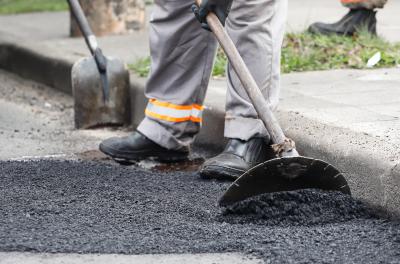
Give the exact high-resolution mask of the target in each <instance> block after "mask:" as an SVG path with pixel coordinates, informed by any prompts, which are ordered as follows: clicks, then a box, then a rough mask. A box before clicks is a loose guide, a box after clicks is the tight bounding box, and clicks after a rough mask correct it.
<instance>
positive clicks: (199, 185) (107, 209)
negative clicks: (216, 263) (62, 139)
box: [0, 160, 400, 264]
mask: <svg viewBox="0 0 400 264" xmlns="http://www.w3.org/2000/svg"><path fill="white" fill-rule="evenodd" d="M227 187H228V183H224V182H215V181H205V180H201V179H200V178H199V176H198V175H197V173H195V172H168V173H164V172H154V171H153V172H149V171H147V170H144V169H141V168H137V167H126V166H125V167H123V166H118V165H113V164H103V163H99V162H96V163H95V162H86V161H85V162H74V161H54V160H53V161H51V160H46V161H30V162H17V161H9V162H2V163H1V164H0V197H1V201H2V205H1V207H0V251H30V252H64V253H70V252H75V253H123V254H148V253H204V252H208V253H212V252H244V253H247V254H253V255H256V256H259V257H261V258H263V259H264V261H265V263H363V264H364V263H399V259H400V228H399V227H400V224H399V223H398V222H395V221H393V220H388V219H386V218H385V217H382V216H381V215H380V214H378V213H376V211H375V210H374V209H373V208H369V207H368V206H366V205H365V204H363V203H361V202H359V201H356V200H353V199H351V198H349V197H347V196H343V195H341V194H337V193H319V192H315V191H308V192H304V191H300V192H291V193H286V194H276V195H272V196H265V197H261V199H259V200H258V201H255V200H253V201H251V200H249V201H246V202H244V203H242V204H240V205H238V206H237V207H236V208H231V209H223V210H221V209H220V208H219V207H218V206H217V200H218V198H219V197H220V196H221V195H222V193H223V192H224V190H225V189H226V188H227ZM227 210H231V211H227ZM243 213H246V214H245V215H243ZM249 213H250V214H249Z"/></svg>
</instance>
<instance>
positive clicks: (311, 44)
mask: <svg viewBox="0 0 400 264" xmlns="http://www.w3.org/2000/svg"><path fill="white" fill-rule="evenodd" d="M377 52H381V56H382V59H381V61H380V62H379V63H378V64H377V65H376V66H375V67H376V68H383V67H387V68H390V67H395V66H396V65H399V64H400V43H395V44H393V43H390V42H387V41H385V40H384V39H382V38H379V37H375V36H372V35H370V34H368V33H364V32H360V33H359V34H358V35H357V36H354V37H344V36H336V35H332V36H323V35H314V34H309V33H289V34H287V35H286V36H285V40H284V43H283V48H282V66H281V70H282V72H283V73H290V72H304V71H317V70H330V69H365V68H367V62H368V60H369V59H370V58H371V57H372V56H373V55H374V54H375V53H377ZM226 65H227V59H226V56H225V54H224V52H223V51H222V50H221V49H219V50H218V52H217V57H216V60H215V63H214V68H213V72H212V75H213V76H214V77H222V76H225V70H226ZM130 69H132V70H133V71H135V72H136V73H138V74H139V75H140V76H142V77H146V76H147V75H148V73H149V69H150V58H145V59H141V60H139V61H137V62H136V63H135V64H132V65H130Z"/></svg>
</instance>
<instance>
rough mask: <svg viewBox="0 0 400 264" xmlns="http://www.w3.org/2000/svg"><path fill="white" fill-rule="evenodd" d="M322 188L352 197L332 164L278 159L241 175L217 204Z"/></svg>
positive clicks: (289, 158)
mask: <svg viewBox="0 0 400 264" xmlns="http://www.w3.org/2000/svg"><path fill="white" fill-rule="evenodd" d="M299 189H322V190H328V191H329V190H331V191H340V192H343V193H345V194H349V195H350V194H351V192H350V188H349V186H348V185H347V181H346V179H345V178H344V177H343V175H342V174H341V173H340V172H339V170H337V169H336V168H335V167H333V166H332V165H330V164H328V163H326V162H324V161H322V160H317V159H312V158H307V157H301V156H300V157H288V158H278V159H273V160H269V161H267V162H264V163H262V164H260V165H258V166H256V167H254V168H252V169H250V170H249V171H247V172H246V173H245V174H243V175H242V176H241V177H240V178H238V179H237V180H236V181H235V182H234V183H233V184H232V185H231V186H230V187H229V188H228V190H227V191H226V192H225V193H224V195H223V196H222V198H221V199H220V201H219V204H220V205H221V206H227V205H230V204H233V203H236V202H239V201H242V200H245V199H247V198H250V197H253V196H256V195H260V194H263V193H271V192H282V191H293V190H299Z"/></svg>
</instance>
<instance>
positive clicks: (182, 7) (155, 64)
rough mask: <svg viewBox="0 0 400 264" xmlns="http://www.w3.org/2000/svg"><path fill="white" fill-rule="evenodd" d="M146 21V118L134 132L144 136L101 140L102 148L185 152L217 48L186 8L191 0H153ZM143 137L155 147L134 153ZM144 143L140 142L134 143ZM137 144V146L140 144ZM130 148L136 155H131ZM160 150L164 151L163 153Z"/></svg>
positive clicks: (196, 128) (198, 117) (198, 120)
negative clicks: (148, 62)
mask: <svg viewBox="0 0 400 264" xmlns="http://www.w3.org/2000/svg"><path fill="white" fill-rule="evenodd" d="M154 4H155V5H154V11H153V14H152V17H151V19H150V49H151V73H150V76H149V80H148V83H147V86H146V91H145V94H146V97H147V98H148V99H149V102H148V106H147V108H146V117H145V118H144V120H143V121H142V122H141V123H140V125H139V127H138V129H137V130H138V131H139V132H140V133H141V134H142V136H143V135H144V136H145V138H143V137H140V136H138V135H137V133H136V134H135V133H134V135H136V138H132V136H131V137H129V138H124V139H117V138H114V139H113V140H108V141H106V142H103V143H102V145H101V149H102V150H103V152H106V153H107V154H109V155H112V154H113V153H110V151H107V150H106V147H105V146H106V145H107V146H109V148H107V149H111V148H113V149H117V150H121V151H120V152H118V155H119V153H122V152H129V153H131V154H129V155H130V157H132V159H134V158H135V157H137V158H138V159H140V158H145V157H146V156H149V155H150V156H151V155H153V156H157V155H158V154H157V153H158V152H160V151H161V152H162V150H160V149H158V147H162V148H164V149H166V150H172V152H166V153H167V154H168V153H172V154H173V153H174V152H173V151H183V152H187V149H188V146H189V144H190V143H191V142H192V140H193V137H194V136H195V135H196V133H197V132H198V131H199V128H200V124H201V113H202V106H201V105H202V103H203V100H204V96H205V92H206V88H207V86H208V81H209V78H210V74H211V70H212V64H213V60H214V56H215V51H216V47H217V43H216V40H215V38H214V36H213V35H212V33H210V32H208V31H206V30H204V29H202V28H201V26H200V24H199V22H198V21H197V20H196V18H195V16H194V14H193V13H192V11H191V5H192V1H187V0H174V1H171V0H155V3H154ZM146 140H150V141H152V142H153V143H156V144H157V145H158V146H157V147H156V149H155V150H154V153H152V149H153V147H150V150H148V152H146V153H148V154H146V155H142V156H140V157H139V156H138V155H136V154H135V153H136V152H138V153H139V152H140V153H141V150H142V149H144V148H146V147H147V145H146V144H145V142H146ZM139 141H140V142H141V141H143V142H144V143H143V142H142V143H143V144H144V145H143V144H142V143H140V144H139V143H138V142H139ZM139 145H140V146H139ZM134 152H135V153H134ZM163 153H164V152H163ZM114 156H117V155H114Z"/></svg>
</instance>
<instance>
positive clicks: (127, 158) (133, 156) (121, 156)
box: [99, 144, 189, 164]
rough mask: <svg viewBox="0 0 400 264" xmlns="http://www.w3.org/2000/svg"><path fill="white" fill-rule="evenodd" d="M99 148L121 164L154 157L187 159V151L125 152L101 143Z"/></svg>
mask: <svg viewBox="0 0 400 264" xmlns="http://www.w3.org/2000/svg"><path fill="white" fill-rule="evenodd" d="M99 149H100V151H101V152H103V153H104V154H106V155H107V156H110V157H111V158H112V159H114V160H115V161H116V162H118V163H121V164H132V163H135V162H138V161H141V160H145V159H149V158H154V159H155V160H157V161H160V162H169V163H172V162H180V161H185V160H188V155H189V154H188V153H177V152H173V153H171V152H156V153H154V152H151V153H150V152H148V153H140V154H139V153H126V152H119V151H117V150H115V149H111V148H108V147H106V146H104V145H103V144H100V146H99Z"/></svg>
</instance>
